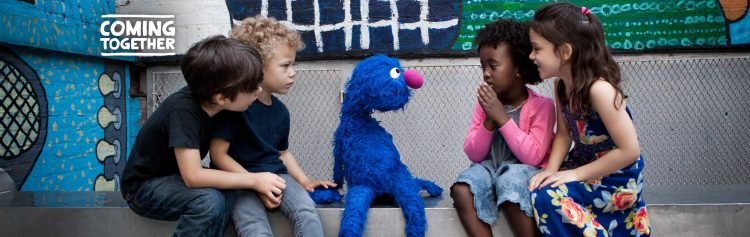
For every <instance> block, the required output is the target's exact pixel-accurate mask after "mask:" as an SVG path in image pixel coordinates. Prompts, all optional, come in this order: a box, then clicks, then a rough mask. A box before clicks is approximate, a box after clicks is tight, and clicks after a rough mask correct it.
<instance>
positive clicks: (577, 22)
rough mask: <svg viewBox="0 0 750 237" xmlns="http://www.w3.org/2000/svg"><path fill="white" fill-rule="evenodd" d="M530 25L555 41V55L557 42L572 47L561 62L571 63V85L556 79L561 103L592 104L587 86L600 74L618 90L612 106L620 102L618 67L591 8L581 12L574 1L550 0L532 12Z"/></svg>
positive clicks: (578, 108) (579, 108)
mask: <svg viewBox="0 0 750 237" xmlns="http://www.w3.org/2000/svg"><path fill="white" fill-rule="evenodd" d="M531 29H532V30H534V31H535V32H537V33H539V34H540V35H542V37H544V38H545V39H547V41H549V42H551V43H552V44H554V45H555V50H556V51H557V53H558V55H559V53H560V49H561V48H560V46H562V45H564V44H566V43H567V44H570V46H571V47H572V52H571V55H570V58H569V59H568V60H567V61H565V62H563V64H567V65H568V66H569V67H570V71H571V77H572V78H571V79H572V81H573V85H565V84H564V83H559V86H558V88H557V94H558V97H560V99H561V101H562V102H563V103H565V104H568V103H570V105H572V109H573V112H574V113H583V112H584V111H587V110H589V109H590V108H591V102H590V101H589V90H590V89H591V85H593V84H594V82H596V81H597V80H599V79H600V78H601V79H604V80H605V81H607V82H609V84H611V85H612V86H613V87H614V88H615V90H616V91H617V92H616V93H617V95H615V99H614V102H613V103H614V106H615V108H618V107H619V106H620V105H622V102H623V98H624V96H623V92H622V89H620V80H621V78H620V67H618V66H617V63H616V62H615V60H614V59H613V58H612V54H610V52H609V49H608V48H607V45H606V43H605V41H604V30H603V29H602V24H601V22H600V21H599V19H597V18H596V17H595V16H594V15H593V14H591V13H590V12H587V13H586V14H584V13H582V11H581V8H580V7H577V6H575V5H573V4H569V3H552V4H548V5H546V6H544V7H542V8H541V9H539V10H538V11H537V12H536V14H534V20H533V21H532V22H531ZM566 86H570V87H572V90H571V93H570V95H566V94H565V90H564V89H565V87H566Z"/></svg>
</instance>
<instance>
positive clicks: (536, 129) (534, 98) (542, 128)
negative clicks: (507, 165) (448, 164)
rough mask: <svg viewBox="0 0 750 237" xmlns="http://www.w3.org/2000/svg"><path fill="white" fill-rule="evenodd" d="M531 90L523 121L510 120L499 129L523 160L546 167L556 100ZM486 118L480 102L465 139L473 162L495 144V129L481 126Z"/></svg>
mask: <svg viewBox="0 0 750 237" xmlns="http://www.w3.org/2000/svg"><path fill="white" fill-rule="evenodd" d="M528 91H529V98H528V101H527V102H526V104H525V105H524V106H523V108H521V117H520V119H521V123H520V124H519V125H516V122H515V121H513V119H510V120H508V122H506V123H505V124H504V125H503V126H502V127H500V128H499V129H498V131H500V133H501V134H502V135H503V138H505V142H506V143H507V144H508V147H509V148H510V150H511V151H512V152H513V154H514V155H515V156H516V158H518V160H519V161H520V162H521V163H524V164H527V165H532V166H536V167H540V168H545V167H547V161H548V160H549V152H550V144H551V143H552V138H553V136H554V131H553V126H554V125H555V103H554V101H553V100H552V99H550V98H548V97H545V96H542V95H539V94H537V93H536V92H535V91H533V90H531V89H528ZM485 117H487V115H486V114H485V113H484V109H482V106H481V105H479V102H477V103H476V105H475V106H474V113H472V115H471V126H470V127H469V134H467V135H466V140H464V152H466V155H467V156H469V160H471V162H474V163H479V162H482V160H484V159H485V158H486V157H487V153H489V151H490V146H491V144H492V133H493V132H492V131H487V129H486V128H484V125H482V123H483V122H484V118H485Z"/></svg>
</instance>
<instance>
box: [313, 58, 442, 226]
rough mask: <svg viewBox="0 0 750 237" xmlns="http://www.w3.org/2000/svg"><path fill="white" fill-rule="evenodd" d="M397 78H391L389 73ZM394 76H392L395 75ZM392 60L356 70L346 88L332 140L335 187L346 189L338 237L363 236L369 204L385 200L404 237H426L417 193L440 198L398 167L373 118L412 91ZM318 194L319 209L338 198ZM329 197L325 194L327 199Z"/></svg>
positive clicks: (437, 192)
mask: <svg viewBox="0 0 750 237" xmlns="http://www.w3.org/2000/svg"><path fill="white" fill-rule="evenodd" d="M393 68H397V69H398V71H399V72H400V74H399V75H397V77H396V78H392V76H391V75H392V70H393ZM393 71H395V70H393ZM403 72H404V69H403V68H402V67H401V65H400V64H399V62H398V61H397V60H396V59H393V58H389V57H386V56H383V55H376V56H373V57H370V58H367V59H365V60H364V61H362V62H360V63H358V64H357V66H356V67H355V68H354V72H353V73H352V77H351V79H350V80H349V81H348V82H347V84H346V94H345V95H346V96H345V99H344V102H343V104H342V106H341V121H340V123H339V127H338V129H337V130H336V133H335V134H334V148H333V155H334V159H335V160H334V167H333V178H334V182H336V183H337V184H338V187H339V188H340V187H341V186H342V185H343V184H344V180H345V181H346V183H347V184H348V191H347V194H346V197H345V210H344V213H343V217H342V219H341V230H340V232H339V236H362V232H363V230H364V225H365V223H366V217H367V210H368V209H369V208H370V204H371V203H372V201H373V199H374V198H375V197H378V196H384V195H389V196H392V197H393V198H394V200H395V201H396V204H398V206H400V207H401V209H402V211H403V214H404V218H405V219H406V235H407V236H424V234H425V231H426V225H427V222H426V220H425V213H424V203H423V201H422V197H421V195H420V191H421V190H422V189H425V190H426V191H427V193H428V194H429V195H430V196H440V195H441V194H442V192H443V189H442V188H440V187H439V186H437V185H435V183H433V182H430V181H426V180H423V179H418V178H415V177H413V176H412V175H411V173H410V172H409V169H408V168H407V167H406V165H404V163H402V162H401V159H400V156H399V152H398V150H397V149H396V146H395V145H394V144H393V139H392V137H391V134H389V133H388V132H387V131H386V130H385V129H384V128H383V127H381V126H380V125H379V123H378V121H377V120H375V119H374V118H373V117H372V113H373V111H376V110H377V111H390V110H397V109H403V108H404V106H405V105H406V103H407V102H409V97H410V96H411V91H410V89H409V88H408V87H407V85H406V82H405V81H404V77H403ZM331 191H332V190H325V189H318V190H316V191H315V192H313V193H312V194H311V195H312V196H313V198H314V200H315V201H316V202H317V203H326V202H332V201H336V200H335V199H336V198H339V199H340V196H339V193H338V192H331ZM326 192H327V193H326Z"/></svg>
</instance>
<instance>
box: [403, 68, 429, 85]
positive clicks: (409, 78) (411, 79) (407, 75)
mask: <svg viewBox="0 0 750 237" xmlns="http://www.w3.org/2000/svg"><path fill="white" fill-rule="evenodd" d="M404 80H406V85H407V86H409V87H411V88H412V89H419V88H421V87H422V85H424V78H422V75H420V74H419V73H418V72H417V71H414V70H406V71H405V72H404Z"/></svg>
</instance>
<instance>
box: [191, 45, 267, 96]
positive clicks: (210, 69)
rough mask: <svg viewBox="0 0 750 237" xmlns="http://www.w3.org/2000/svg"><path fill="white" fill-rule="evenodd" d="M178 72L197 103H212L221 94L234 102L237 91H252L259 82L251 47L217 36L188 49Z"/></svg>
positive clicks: (259, 72) (255, 55)
mask: <svg viewBox="0 0 750 237" xmlns="http://www.w3.org/2000/svg"><path fill="white" fill-rule="evenodd" d="M180 70H182V74H183V75H184V76H185V81H186V82H187V84H188V87H190V91H191V92H192V94H193V98H194V99H195V100H196V101H197V102H199V103H213V100H212V98H211V97H213V96H214V95H216V94H222V95H224V97H226V98H230V99H232V100H234V99H235V97H236V96H237V94H238V93H240V92H252V91H255V90H257V89H258V86H259V85H260V83H261V81H263V65H262V64H261V61H260V54H258V51H257V50H255V48H253V47H252V46H249V45H247V44H243V43H242V42H240V41H238V40H234V39H230V38H226V37H224V36H221V35H217V36H211V37H208V38H206V39H203V40H201V41H200V42H198V43H195V44H194V45H193V46H191V47H190V49H189V50H188V52H187V53H186V54H185V57H184V58H183V59H182V62H180Z"/></svg>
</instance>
